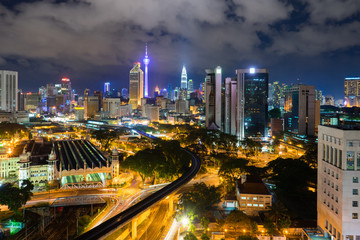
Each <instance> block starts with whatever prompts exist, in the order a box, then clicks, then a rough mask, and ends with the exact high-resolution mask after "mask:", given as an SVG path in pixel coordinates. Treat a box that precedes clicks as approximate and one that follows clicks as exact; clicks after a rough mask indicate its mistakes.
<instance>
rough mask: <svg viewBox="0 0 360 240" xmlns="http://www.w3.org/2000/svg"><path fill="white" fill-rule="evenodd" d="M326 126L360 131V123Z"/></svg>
mask: <svg viewBox="0 0 360 240" xmlns="http://www.w3.org/2000/svg"><path fill="white" fill-rule="evenodd" d="M322 126H324V125H322ZM324 127H329V128H336V129H340V130H353V131H360V125H338V126H333V125H326V126H324Z"/></svg>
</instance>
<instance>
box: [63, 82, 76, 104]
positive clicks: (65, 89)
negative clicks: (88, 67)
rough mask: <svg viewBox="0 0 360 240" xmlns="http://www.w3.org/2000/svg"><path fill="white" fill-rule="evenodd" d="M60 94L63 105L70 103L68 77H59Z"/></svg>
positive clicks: (70, 94)
mask: <svg viewBox="0 0 360 240" xmlns="http://www.w3.org/2000/svg"><path fill="white" fill-rule="evenodd" d="M61 94H62V95H64V98H65V99H64V100H65V105H70V102H71V101H72V100H73V94H72V91H71V81H70V79H69V78H62V79H61Z"/></svg>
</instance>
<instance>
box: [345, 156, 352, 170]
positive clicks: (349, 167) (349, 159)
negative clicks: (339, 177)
mask: <svg viewBox="0 0 360 240" xmlns="http://www.w3.org/2000/svg"><path fill="white" fill-rule="evenodd" d="M346 169H347V170H354V152H352V151H348V152H347V154H346Z"/></svg>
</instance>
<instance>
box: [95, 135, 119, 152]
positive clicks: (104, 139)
mask: <svg viewBox="0 0 360 240" xmlns="http://www.w3.org/2000/svg"><path fill="white" fill-rule="evenodd" d="M118 136H119V132H118V131H117V130H115V131H106V130H95V131H93V132H92V133H91V137H92V138H95V139H96V140H98V141H99V142H100V144H101V150H102V151H105V152H106V151H108V150H109V147H110V143H111V141H114V140H115V139H116V138H117V137H118Z"/></svg>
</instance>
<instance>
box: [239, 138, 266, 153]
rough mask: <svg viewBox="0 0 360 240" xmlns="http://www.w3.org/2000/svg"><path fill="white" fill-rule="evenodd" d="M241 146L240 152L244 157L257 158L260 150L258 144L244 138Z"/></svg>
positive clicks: (260, 146) (259, 144)
mask: <svg viewBox="0 0 360 240" xmlns="http://www.w3.org/2000/svg"><path fill="white" fill-rule="evenodd" d="M241 145H242V152H243V153H244V154H245V156H246V157H251V156H257V155H258V154H259V153H260V151H261V148H262V145H261V143H260V142H257V141H254V140H252V139H250V138H245V139H244V140H243V141H241Z"/></svg>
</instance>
